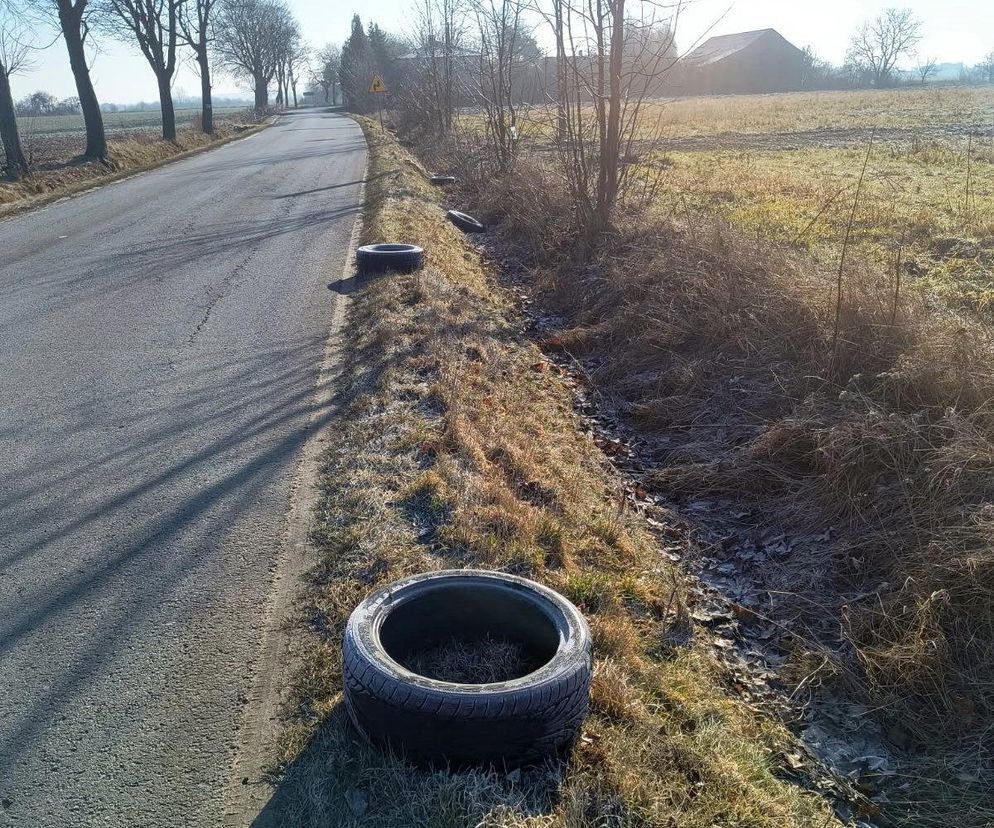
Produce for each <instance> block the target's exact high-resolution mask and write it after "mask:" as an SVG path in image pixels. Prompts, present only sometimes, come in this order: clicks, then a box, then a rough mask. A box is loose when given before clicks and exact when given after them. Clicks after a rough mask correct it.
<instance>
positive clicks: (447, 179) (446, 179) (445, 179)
mask: <svg viewBox="0 0 994 828" xmlns="http://www.w3.org/2000/svg"><path fill="white" fill-rule="evenodd" d="M429 180H430V181H431V183H432V184H434V185H435V186H436V187H448V186H449V185H450V184H455V183H456V177H455V176H454V175H433V176H432V177H431V179H429Z"/></svg>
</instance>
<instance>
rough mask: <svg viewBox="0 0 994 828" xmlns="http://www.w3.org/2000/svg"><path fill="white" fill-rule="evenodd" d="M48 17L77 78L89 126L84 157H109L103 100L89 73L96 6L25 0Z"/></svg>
mask: <svg viewBox="0 0 994 828" xmlns="http://www.w3.org/2000/svg"><path fill="white" fill-rule="evenodd" d="M24 5H30V6H32V7H33V8H34V9H36V10H37V11H39V12H41V13H42V15H44V16H45V17H47V18H49V19H51V20H53V21H54V22H56V23H57V25H58V27H59V30H60V31H61V32H62V39H63V40H64V41H65V44H66V51H67V52H68V53H69V66H70V68H71V69H72V74H73V79H74V80H75V82H76V94H77V96H78V97H79V106H80V109H81V110H82V112H83V123H84V125H85V126H86V149H85V150H84V152H83V158H90V159H94V160H100V161H106V160H107V135H106V133H105V132H104V119H103V115H102V114H101V112H100V102H99V101H98V100H97V93H96V92H95V91H94V89H93V79H92V78H91V77H90V64H89V61H88V60H87V53H86V52H87V45H88V40H89V39H90V35H91V31H92V26H91V18H92V15H93V13H94V10H95V7H94V4H93V3H92V2H91V0H24Z"/></svg>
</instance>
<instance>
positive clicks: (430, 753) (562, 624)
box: [343, 570, 591, 767]
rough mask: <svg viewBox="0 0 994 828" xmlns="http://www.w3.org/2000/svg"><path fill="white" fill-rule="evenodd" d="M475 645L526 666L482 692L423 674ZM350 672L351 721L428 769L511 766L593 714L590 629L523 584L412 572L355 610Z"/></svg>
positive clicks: (557, 743)
mask: <svg viewBox="0 0 994 828" xmlns="http://www.w3.org/2000/svg"><path fill="white" fill-rule="evenodd" d="M498 641H499V642H501V646H500V647H497V646H496V645H495V642H498ZM480 643H482V644H483V645H484V648H487V647H489V648H491V649H498V650H499V651H500V653H499V654H500V655H501V656H502V657H504V658H506V655H507V653H508V652H509V651H511V650H513V649H514V648H518V653H519V655H520V658H519V659H517V660H516V661H515V662H514V663H513V664H510V665H508V664H505V665H504V667H506V668H507V670H508V673H507V675H504V676H493V675H491V676H489V678H495V677H496V678H498V679H500V680H497V681H489V682H487V683H469V682H466V681H465V678H466V675H465V674H464V675H461V676H455V677H456V678H461V679H464V681H446V680H444V677H442V678H440V677H439V674H438V673H434V674H433V675H422V674H421V673H420V672H417V671H418V670H422V671H423V672H428V671H426V670H424V669H423V668H424V664H425V661H426V659H425V655H426V654H427V655H428V659H427V660H428V661H431V654H432V653H438V652H439V651H440V650H441V651H444V650H446V649H447V648H450V649H452V650H453V651H455V652H458V653H461V654H464V653H466V652H472V651H473V649H474V644H480ZM477 649H478V650H479V648H477ZM450 666H451V665H450ZM463 666H465V665H463ZM412 668H413V669H412ZM343 673H344V690H345V707H346V710H347V711H348V714H349V717H350V718H351V719H352V722H353V723H354V724H355V726H356V727H357V728H358V730H359V731H360V732H361V733H362V734H363V735H365V736H366V737H367V738H368V739H369V740H370V741H371V742H373V743H374V744H376V745H378V746H380V747H384V748H387V749H390V750H392V751H393V752H394V753H396V754H398V755H400V756H402V757H404V758H407V759H409V760H411V761H414V762H416V763H418V764H427V765H429V766H433V767H438V766H444V765H449V766H454V767H466V766H474V765H497V766H501V765H503V766H505V767H515V766H519V765H524V764H531V763H534V762H541V761H543V760H545V759H547V758H549V757H551V756H556V755H560V756H561V755H564V754H565V752H567V751H568V750H569V748H570V747H571V746H572V744H573V742H574V740H575V738H576V735H577V733H578V731H579V728H580V725H581V723H582V721H583V717H584V716H585V715H586V712H587V703H588V696H589V691H590V674H591V643H590V631H589V629H588V627H587V623H586V621H584V619H583V616H582V615H581V614H580V611H579V610H578V609H577V608H576V607H574V606H573V605H572V604H571V603H570V602H569V601H567V600H566V599H565V598H563V597H562V596H561V595H559V594H558V593H556V592H554V591H552V590H551V589H547V588H546V587H543V586H541V585H540V584H536V583H534V582H532V581H528V580H526V579H524V578H518V577H515V576H512V575H505V574H502V573H498V572H483V571H479V570H447V571H442V572H433V573H429V574H425V575H415V576H413V577H410V578H406V579H404V580H402V581H398V582H396V583H394V584H391V585H389V586H386V587H383V588H381V589H379V590H377V591H376V592H374V593H373V594H371V595H370V596H368V597H367V598H366V599H365V600H364V601H363V602H362V603H361V604H359V606H358V607H356V609H355V610H354V611H353V613H352V615H351V616H350V617H349V621H348V624H347V625H346V629H345V641H344V644H343ZM452 677H453V676H449V678H452Z"/></svg>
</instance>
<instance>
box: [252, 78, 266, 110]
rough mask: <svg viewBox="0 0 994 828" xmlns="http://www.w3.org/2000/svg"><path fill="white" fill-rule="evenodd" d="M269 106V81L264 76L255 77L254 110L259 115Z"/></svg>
mask: <svg viewBox="0 0 994 828" xmlns="http://www.w3.org/2000/svg"><path fill="white" fill-rule="evenodd" d="M268 108H269V82H268V81H267V80H266V79H265V78H256V79H255V111H256V112H258V113H259V114H260V115H261V114H262V113H264V112H265V111H266V110H267V109H268Z"/></svg>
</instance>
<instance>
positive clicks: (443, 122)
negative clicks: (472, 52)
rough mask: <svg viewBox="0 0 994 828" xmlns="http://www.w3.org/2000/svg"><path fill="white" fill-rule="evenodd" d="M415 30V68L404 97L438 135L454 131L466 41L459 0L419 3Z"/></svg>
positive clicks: (430, 0) (462, 11)
mask: <svg viewBox="0 0 994 828" xmlns="http://www.w3.org/2000/svg"><path fill="white" fill-rule="evenodd" d="M416 14H417V22H416V24H415V30H414V45H415V54H416V67H415V70H414V72H413V73H412V77H410V78H408V79H407V80H408V86H407V88H406V89H405V95H406V97H407V98H408V99H409V105H413V106H416V107H417V108H419V109H420V110H421V111H422V112H423V115H424V120H425V121H427V123H429V124H430V125H431V126H432V127H433V128H434V129H435V130H437V131H438V132H439V133H443V134H444V133H446V132H448V131H449V130H451V129H452V116H453V113H454V111H455V106H456V102H455V101H456V71H457V68H456V67H457V63H464V62H465V61H463V60H462V58H463V56H464V49H463V44H464V42H465V38H466V27H465V21H464V14H465V12H464V9H463V4H462V3H461V2H460V0H420V2H419V3H418V5H417V8H416ZM478 21H479V18H478Z"/></svg>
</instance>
